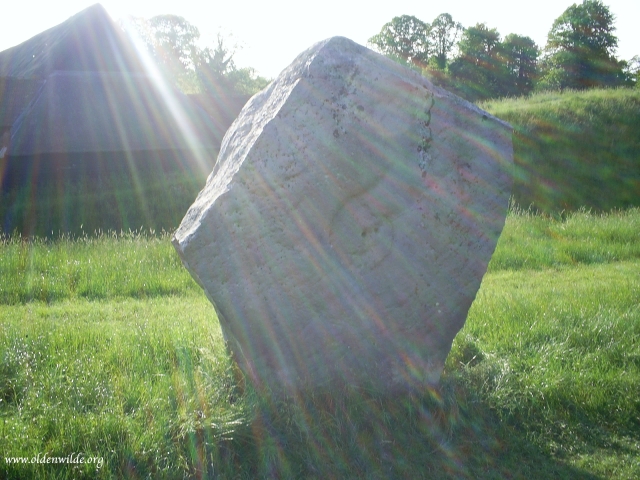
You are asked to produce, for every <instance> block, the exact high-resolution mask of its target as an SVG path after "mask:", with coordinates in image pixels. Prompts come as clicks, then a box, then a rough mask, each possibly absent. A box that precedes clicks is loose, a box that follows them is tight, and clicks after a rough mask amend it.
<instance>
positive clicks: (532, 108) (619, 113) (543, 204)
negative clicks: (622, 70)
mask: <svg viewBox="0 0 640 480" xmlns="http://www.w3.org/2000/svg"><path fill="white" fill-rule="evenodd" d="M481 106H482V107H483V108H485V109H486V110H488V111H489V112H491V113H492V114H494V115H496V116H498V117H500V118H502V119H504V120H506V121H508V122H510V123H511V124H512V125H513V127H514V138H513V140H514V157H515V161H516V172H515V174H516V176H515V180H516V183H515V187H514V196H515V200H516V202H517V203H518V204H520V205H524V206H527V205H530V204H532V203H533V204H535V206H536V207H538V208H540V209H542V210H544V211H559V210H562V209H565V208H568V209H576V208H578V207H581V206H588V207H592V208H597V209H601V210H609V209H611V208H626V207H628V206H630V205H635V206H640V136H638V132H639V131H640V90H638V89H619V90H589V91H584V92H565V93H558V92H555V93H545V94H538V95H533V96H531V97H529V98H526V99H523V98H518V99H505V100H498V101H490V102H486V103H484V104H482V105H481Z"/></svg>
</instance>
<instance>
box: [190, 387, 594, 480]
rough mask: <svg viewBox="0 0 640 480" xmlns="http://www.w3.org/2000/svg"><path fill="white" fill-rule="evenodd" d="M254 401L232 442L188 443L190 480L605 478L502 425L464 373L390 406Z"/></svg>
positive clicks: (346, 398) (355, 398) (200, 436)
mask: <svg viewBox="0 0 640 480" xmlns="http://www.w3.org/2000/svg"><path fill="white" fill-rule="evenodd" d="M248 395H249V396H252V395H253V404H254V406H255V409H254V417H253V419H251V420H250V421H246V422H243V423H242V424H241V425H237V428H234V429H233V431H232V432H231V431H228V432H227V435H226V436H222V437H221V435H220V433H219V430H218V431H217V432H216V431H214V429H208V428H207V429H206V430H200V431H198V432H195V433H194V434H193V435H191V436H189V438H187V439H185V440H186V446H187V448H186V451H185V455H186V456H188V457H189V463H191V465H192V470H191V472H190V473H191V475H193V477H195V478H318V479H319V478H323V479H324V478H336V479H341V478H411V479H418V478H424V479H438V478H458V479H476V478H488V479H490V478H496V479H498V478H500V479H502V478H527V479H530V478H566V479H597V478H600V477H598V476H595V475H593V474H591V473H589V472H587V471H584V470H580V469H577V468H574V467H572V466H569V465H567V464H565V463H563V462H562V461H561V460H560V459H558V458H555V457H554V456H553V455H552V453H551V452H549V451H546V450H545V449H542V448H541V447H539V446H536V445H535V444H534V443H532V442H531V441H530V440H528V438H530V437H529V435H528V432H527V431H525V430H524V428H523V427H522V426H521V425H516V424H512V425H508V424H505V423H504V422H501V421H500V420H499V419H498V416H497V414H496V413H495V412H494V411H493V410H492V409H491V407H490V406H489V405H487V404H486V403H483V401H481V399H480V398H479V397H478V396H477V395H476V394H475V393H474V392H473V390H472V387H471V386H470V385H469V383H468V382H466V381H465V380H464V378H462V377H460V376H450V377H448V378H443V381H442V385H441V387H440V389H439V390H437V391H436V390H433V391H430V392H427V393H426V394H424V395H421V396H416V395H410V396H406V397H404V398H397V397H396V398H393V399H389V398H380V397H378V396H375V395H371V394H362V393H361V392H354V391H351V392H348V393H344V392H343V393H341V394H336V393H335V392H332V393H324V394H315V395H313V396H312V397H308V398H305V399H302V398H297V399H291V400H289V401H280V402H277V403H275V404H273V403H269V402H267V401H266V400H264V399H260V398H258V397H257V396H255V394H254V393H249V394H248ZM534 433H535V432H534ZM538 433H539V432H538Z"/></svg>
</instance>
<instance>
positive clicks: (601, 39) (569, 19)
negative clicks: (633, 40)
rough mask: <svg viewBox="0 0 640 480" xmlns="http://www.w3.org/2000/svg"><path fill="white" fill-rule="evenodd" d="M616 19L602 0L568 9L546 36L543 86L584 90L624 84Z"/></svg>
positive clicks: (593, 0)
mask: <svg viewBox="0 0 640 480" xmlns="http://www.w3.org/2000/svg"><path fill="white" fill-rule="evenodd" d="M613 22H614V16H613V14H612V13H611V12H610V11H609V8H608V7H607V6H606V5H604V4H603V3H602V2H601V1H600V0H583V1H582V3H581V4H575V3H574V4H573V5H571V6H570V7H569V8H567V9H566V10H565V11H564V13H563V14H562V15H560V16H559V17H558V18H557V19H556V20H555V21H554V22H553V26H552V27H551V30H550V31H549V34H548V36H547V46H546V49H545V50H546V58H545V60H544V68H545V75H544V77H543V79H542V85H544V86H551V87H553V86H557V87H559V88H560V89H563V88H575V89H585V88H593V87H606V86H616V85H620V84H622V83H623V82H624V74H623V72H622V63H621V62H619V61H618V60H616V58H615V56H614V53H615V50H616V48H617V46H618V39H617V37H616V36H615V35H614V34H613V32H614V31H615V27H614V25H613Z"/></svg>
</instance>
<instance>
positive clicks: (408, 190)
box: [173, 37, 513, 392]
mask: <svg viewBox="0 0 640 480" xmlns="http://www.w3.org/2000/svg"><path fill="white" fill-rule="evenodd" d="M512 155H513V154H512V144H511V128H510V126H509V125H508V124H506V123H504V122H502V121H500V120H498V119H496V118H494V117H492V116H491V115H489V114H487V113H486V112H483V111H481V110H479V109H478V108H476V107H475V106H473V105H471V104H470V103H468V102H466V101H464V100H462V99H460V98H458V97H456V96H454V95H452V94H450V93H448V92H446V91H444V90H442V89H440V88H437V87H435V86H434V85H432V84H431V83H430V82H429V81H428V80H427V79H425V78H423V77H421V76H420V75H418V74H417V73H415V72H413V71H411V70H409V69H406V68H405V67H402V66H400V65H398V64H396V63H394V62H392V61H390V60H388V59H386V58H384V57H382V56H380V55H378V54H377V53H374V52H372V51H370V50H368V49H366V48H365V47H362V46H360V45H358V44H356V43H354V42H352V41H350V40H348V39H346V38H342V37H334V38H331V39H328V40H325V41H323V42H320V43H318V44H316V45H314V46H312V47H311V48H310V49H308V50H306V51H305V52H303V53H302V54H300V55H299V56H298V57H297V58H296V60H295V61H294V62H293V63H292V64H291V65H290V66H289V67H288V68H287V69H286V70H284V71H283V72H282V73H281V74H280V75H279V76H278V78H276V80H275V81H274V82H273V83H272V84H271V85H270V86H269V87H267V88H266V89H265V90H264V91H262V92H260V93H258V94H257V95H256V96H254V97H253V98H252V99H251V100H250V101H249V102H248V104H247V105H246V106H245V108H244V109H243V110H242V112H241V113H240V115H239V117H238V118H237V119H236V121H235V122H234V124H233V125H232V126H231V128H230V129H229V131H228V132H227V134H226V136H225V138H224V140H223V143H222V148H221V151H220V155H219V157H218V161H217V164H216V166H215V168H214V170H213V172H212V173H211V175H210V176H209V178H208V180H207V184H206V187H205V188H204V189H203V191H202V192H201V193H200V195H199V196H198V198H197V199H196V201H195V203H194V204H193V205H192V206H191V208H190V209H189V211H188V212H187V214H186V216H185V218H184V219H183V221H182V224H181V225H180V227H179V229H178V230H177V231H176V233H175V236H174V238H173V243H174V246H175V248H176V249H177V251H178V253H179V254H180V256H181V258H182V261H183V262H184V264H185V266H186V267H187V268H188V269H189V271H190V272H191V274H192V275H193V277H194V278H195V279H196V280H197V281H198V282H199V283H200V285H201V286H202V288H203V289H204V290H205V292H206V293H207V295H208V297H209V299H210V300H211V302H212V303H213V304H214V306H215V309H216V311H217V313H218V317H219V319H220V323H221V326H222V331H223V334H224V337H225V339H226V340H227V341H228V343H229V347H230V349H231V351H232V352H233V355H234V357H235V359H236V360H237V362H238V364H239V366H240V367H241V369H242V370H243V371H244V373H245V374H246V375H247V377H248V378H249V379H251V380H252V381H253V382H254V384H255V385H257V386H258V387H259V388H263V387H268V388H270V389H272V390H274V391H283V390H284V391H285V392H287V391H292V390H293V391H295V390H305V389H323V388H339V387H340V385H344V384H345V383H346V384H351V385H356V386H362V387H367V388H373V389H377V390H382V391H385V392H399V391H407V390H412V389H415V388H423V387H424V386H426V385H429V384H433V383H435V382H437V381H438V379H439V377H440V374H441V372H442V368H443V364H444V360H445V358H446V356H447V354H448V353H449V350H450V348H451V343H452V341H453V338H454V336H455V335H456V333H457V332H458V331H459V329H460V328H461V327H462V326H463V324H464V321H465V318H466V315H467V312H468V310H469V307H470V305H471V303H472V301H473V299H474V298H475V295H476V292H477V290H478V288H479V287H480V282H481V280H482V277H483V275H484V273H485V271H486V267H487V263H488V262H489V260H490V258H491V255H492V253H493V251H494V249H495V246H496V242H497V240H498V237H499V235H500V232H501V230H502V227H503V225H504V220H505V215H506V212H507V204H508V199H509V195H510V188H511V178H510V168H511V165H512Z"/></svg>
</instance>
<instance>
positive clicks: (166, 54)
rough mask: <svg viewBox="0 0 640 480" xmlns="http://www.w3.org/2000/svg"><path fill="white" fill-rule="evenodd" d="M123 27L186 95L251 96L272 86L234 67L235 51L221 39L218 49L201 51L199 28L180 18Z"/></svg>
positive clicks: (133, 22) (130, 22)
mask: <svg viewBox="0 0 640 480" xmlns="http://www.w3.org/2000/svg"><path fill="white" fill-rule="evenodd" d="M121 26H122V28H123V29H125V31H128V32H129V33H130V34H133V35H135V36H136V37H137V38H138V39H139V40H140V41H141V42H142V43H143V45H144V47H145V48H146V50H147V53H148V54H149V55H150V57H151V58H152V59H153V61H154V63H155V64H156V66H157V67H158V68H159V69H160V70H161V73H162V74H163V75H164V76H165V78H167V79H168V80H169V81H170V82H172V83H173V84H174V85H175V86H176V87H177V88H178V89H180V90H181V91H182V92H184V93H208V94H210V95H214V96H233V95H241V96H242V95H251V94H253V93H255V92H257V91H259V90H261V89H262V88H264V87H265V86H266V85H267V84H268V83H269V80H267V79H266V78H263V77H261V76H259V75H257V74H256V72H255V71H254V70H253V69H252V68H248V67H245V68H238V67H237V66H236V65H235V63H234V61H233V56H234V53H235V48H234V47H229V46H228V45H227V44H226V43H225V40H224V38H223V37H222V35H220V34H218V35H217V38H216V42H215V45H213V46H207V47H200V46H199V45H198V43H199V40H200V31H199V30H198V28H197V27H196V26H195V25H193V24H191V23H189V22H188V21H187V20H185V19H184V18H183V17H180V16H178V15H158V16H155V17H152V18H150V19H144V18H129V19H127V20H126V21H124V22H122V24H121Z"/></svg>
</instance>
